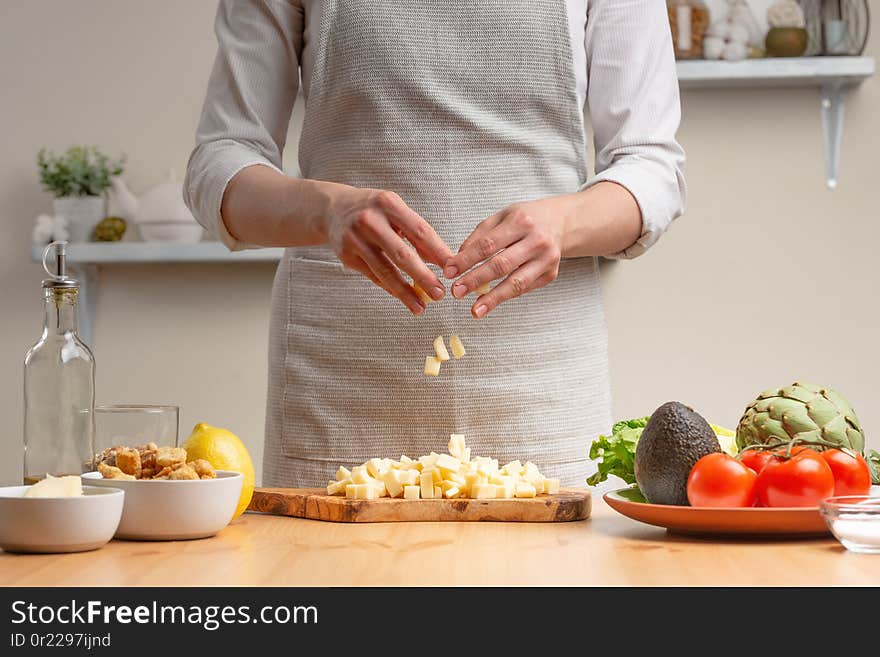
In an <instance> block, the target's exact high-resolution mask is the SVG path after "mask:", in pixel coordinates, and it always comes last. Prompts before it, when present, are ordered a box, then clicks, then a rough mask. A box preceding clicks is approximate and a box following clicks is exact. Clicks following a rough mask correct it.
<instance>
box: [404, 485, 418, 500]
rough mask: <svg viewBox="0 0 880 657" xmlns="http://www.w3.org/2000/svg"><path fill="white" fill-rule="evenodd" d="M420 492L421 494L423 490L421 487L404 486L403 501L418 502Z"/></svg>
mask: <svg viewBox="0 0 880 657" xmlns="http://www.w3.org/2000/svg"><path fill="white" fill-rule="evenodd" d="M420 492H421V488H420V487H419V486H404V487H403V499H405V500H417V499H419V493H420Z"/></svg>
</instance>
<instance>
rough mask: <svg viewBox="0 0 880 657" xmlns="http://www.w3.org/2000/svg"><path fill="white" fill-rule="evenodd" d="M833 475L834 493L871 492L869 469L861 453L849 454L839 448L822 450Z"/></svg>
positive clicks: (863, 493)
mask: <svg viewBox="0 0 880 657" xmlns="http://www.w3.org/2000/svg"><path fill="white" fill-rule="evenodd" d="M822 458H823V459H825V462H826V463H827V464H828V467H830V468H831V472H832V474H833V475H834V494H835V495H867V494H868V493H870V492H871V471H870V470H869V469H868V464H867V463H866V462H865V459H864V458H863V457H862V455H861V454H855V455H850V454H847V453H846V452H844V451H841V450H839V449H829V450H826V451H824V452H822Z"/></svg>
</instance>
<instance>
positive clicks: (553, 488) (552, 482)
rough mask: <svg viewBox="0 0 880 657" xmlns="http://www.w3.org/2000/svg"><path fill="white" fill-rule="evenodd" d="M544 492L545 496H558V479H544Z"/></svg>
mask: <svg viewBox="0 0 880 657" xmlns="http://www.w3.org/2000/svg"><path fill="white" fill-rule="evenodd" d="M544 492H545V493H547V495H558V494H559V480H558V479H545V480H544Z"/></svg>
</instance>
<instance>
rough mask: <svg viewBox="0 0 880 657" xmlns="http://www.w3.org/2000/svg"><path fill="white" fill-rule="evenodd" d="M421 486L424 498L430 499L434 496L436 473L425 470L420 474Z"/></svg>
mask: <svg viewBox="0 0 880 657" xmlns="http://www.w3.org/2000/svg"><path fill="white" fill-rule="evenodd" d="M419 486H420V488H421V494H422V499H423V500H430V499H432V498H433V497H434V475H432V474H431V473H430V472H423V473H422V474H421V475H419Z"/></svg>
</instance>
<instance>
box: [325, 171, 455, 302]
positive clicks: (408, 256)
mask: <svg viewBox="0 0 880 657" xmlns="http://www.w3.org/2000/svg"><path fill="white" fill-rule="evenodd" d="M339 187H343V186H339ZM326 234H327V238H328V241H329V243H330V245H331V246H332V248H333V250H334V251H335V252H336V255H337V256H339V260H340V261H341V262H342V264H343V265H345V266H346V267H348V268H349V269H353V270H355V271H358V272H360V273H362V274H363V275H364V276H366V277H367V278H369V279H370V280H371V281H373V282H374V283H375V284H376V285H378V286H379V287H381V288H383V289H384V290H386V291H387V292H388V293H389V294H391V295H393V296H395V297H397V298H398V299H400V300H401V301H402V302H403V303H404V305H406V307H407V308H409V310H410V311H411V312H412V313H413V314H414V315H419V314H421V313H422V312H423V311H424V310H425V304H424V302H422V300H421V299H420V298H419V296H418V295H417V294H416V292H415V290H413V288H412V286H411V285H410V284H409V282H408V281H407V280H406V279H405V278H404V277H403V275H402V273H401V272H403V273H406V274H408V275H409V276H410V277H411V278H412V279H413V282H414V283H417V284H418V285H419V286H420V287H421V288H422V289H423V290H425V292H427V293H428V295H429V296H430V297H431V298H432V299H434V300H435V301H439V300H440V299H442V298H443V296H444V295H445V294H446V288H445V287H444V285H443V283H442V282H441V281H440V279H439V278H437V276H436V275H435V274H434V272H432V271H431V270H430V269H429V268H428V267H427V265H426V264H425V262H432V263H434V264H436V265H438V266H441V267H442V266H443V264H444V263H445V262H446V261H447V260H449V258H451V257H452V252H451V251H450V250H449V247H448V246H446V243H445V242H444V241H443V240H442V239H440V237H439V236H438V235H437V233H436V232H435V231H434V229H433V228H432V227H431V225H430V224H429V223H428V222H427V221H425V220H424V219H423V218H422V217H421V216H419V214H418V213H417V212H415V211H414V210H412V209H411V208H409V206H407V204H406V203H404V201H403V199H401V198H400V196H398V195H397V194H395V193H393V192H388V191H381V190H375V189H358V188H354V187H346V188H345V189H344V191H339V188H338V187H337V190H336V193H334V194H333V195H332V198H330V199H329V204H328V213H327V227H326ZM404 238H405V239H406V240H407V241H408V242H409V243H407V241H404ZM414 247H415V248H414Z"/></svg>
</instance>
